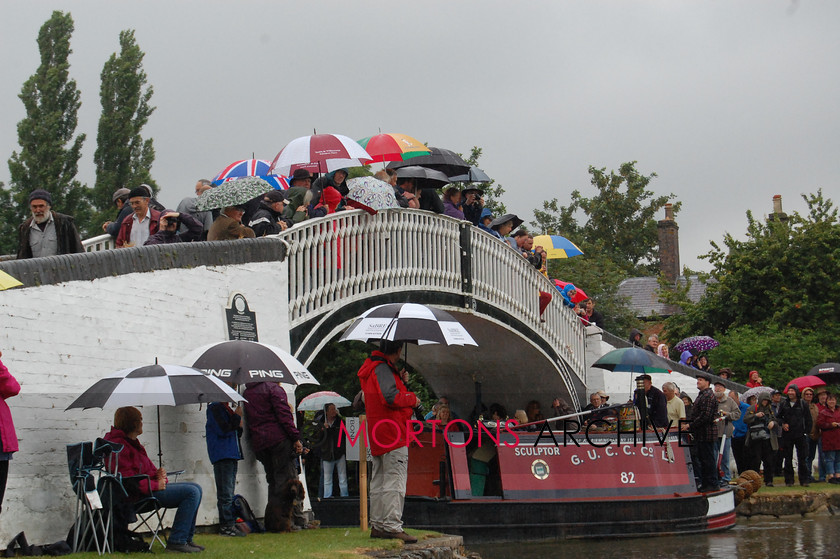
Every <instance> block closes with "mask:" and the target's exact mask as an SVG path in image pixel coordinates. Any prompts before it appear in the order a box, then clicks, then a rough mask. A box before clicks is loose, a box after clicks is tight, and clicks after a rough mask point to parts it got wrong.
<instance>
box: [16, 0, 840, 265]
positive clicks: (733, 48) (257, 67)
mask: <svg viewBox="0 0 840 559" xmlns="http://www.w3.org/2000/svg"><path fill="white" fill-rule="evenodd" d="M54 9H60V10H64V11H70V12H71V13H72V15H73V18H74V20H75V25H76V31H75V33H74V34H73V38H72V43H71V45H72V48H73V54H72V55H71V76H72V77H73V78H74V79H75V80H76V81H77V84H78V87H79V88H80V90H81V92H82V102H83V105H82V108H81V111H80V114H79V129H78V131H79V132H86V133H87V135H88V138H87V141H86V142H85V150H84V155H83V160H82V161H81V163H80V174H79V178H80V180H82V181H83V182H87V183H88V184H92V183H93V181H94V166H93V152H94V150H95V147H96V126H97V120H98V117H99V113H100V110H101V109H100V105H99V73H100V72H101V70H102V65H103V64H104V62H105V61H106V60H107V58H108V57H109V56H110V54H111V53H112V52H114V51H116V50H117V49H118V47H119V45H118V35H119V32H120V30H122V29H128V28H131V29H135V30H136V37H137V40H138V43H139V45H140V47H141V49H142V50H143V51H144V52H145V53H146V58H145V62H144V67H145V70H146V72H147V74H148V76H149V81H150V83H151V84H152V85H153V86H154V89H155V95H154V98H153V104H154V105H155V106H157V111H156V112H155V114H154V115H153V116H152V118H151V120H150V122H149V124H148V125H147V127H146V128H145V129H144V136H145V137H152V138H154V141H155V148H156V150H157V158H156V161H155V165H154V167H153V169H152V173H153V176H154V177H155V179H156V180H157V182H158V184H159V185H160V186H161V187H162V193H161V195H160V197H159V198H160V199H161V201H162V202H163V203H165V204H167V205H170V206H173V205H175V204H176V203H177V202H178V200H180V199H181V198H182V197H184V196H186V195H189V194H191V192H192V187H193V185H194V184H195V181H196V179H198V178H204V177H206V178H212V177H213V175H215V174H216V173H217V172H218V171H220V170H221V169H222V167H224V166H225V165H227V164H228V163H230V162H232V161H234V160H237V159H244V158H248V157H251V154H252V153H253V154H255V155H256V156H257V157H259V158H263V159H272V158H273V157H274V156H275V155H276V154H277V152H278V151H279V150H280V149H281V148H282V147H283V146H284V145H285V144H286V143H287V142H288V141H290V140H292V139H294V138H296V137H298V136H303V135H307V134H311V133H312V130H313V128H314V129H317V131H318V132H319V133H340V134H346V135H348V136H350V137H352V138H356V139H358V138H362V137H365V136H369V135H371V134H375V133H377V132H378V131H379V130H380V129H381V131H382V132H401V133H405V134H409V135H411V136H414V137H416V138H418V139H419V140H421V141H426V142H429V144H430V145H433V146H438V147H444V148H448V149H452V150H455V151H459V152H462V153H468V152H469V149H470V147H471V146H473V145H477V146H480V147H482V148H483V149H484V155H483V157H482V159H481V167H482V168H483V169H484V170H485V171H486V172H487V173H488V174H490V176H492V177H494V178H495V179H496V180H497V181H498V182H499V183H501V184H502V185H503V186H504V187H505V189H506V190H507V193H506V195H505V197H504V198H503V201H504V202H505V204H506V205H507V207H508V208H509V210H511V211H513V212H516V213H517V214H519V216H520V217H522V218H523V219H525V220H526V222H527V221H530V220H532V219H533V213H532V210H533V209H534V208H537V207H540V206H541V204H542V201H543V200H546V199H550V198H552V197H557V198H558V199H559V200H560V202H561V203H564V202H568V200H569V194H570V192H571V191H572V190H574V189H580V190H581V191H582V192H583V193H584V195H592V194H594V189H593V188H592V187H590V185H589V175H588V173H587V169H588V166H589V165H594V166H596V167H606V168H608V169H616V168H618V166H619V165H620V164H621V163H623V162H625V161H631V160H637V161H638V166H637V168H638V169H639V170H640V171H641V172H643V173H645V174H647V173H650V172H656V173H657V174H658V175H659V176H658V178H656V179H655V180H654V182H653V183H652V189H653V190H654V191H655V192H657V193H668V192H673V193H674V194H676V196H677V198H678V199H679V200H681V201H682V202H683V210H682V212H681V213H680V214H679V215H678V218H677V219H678V223H679V225H680V244H681V256H682V263H683V264H684V265H688V266H691V267H693V268H695V269H707V268H708V265H707V263H705V262H704V261H699V260H697V256H698V255H700V254H702V253H704V252H706V251H707V250H708V248H709V240H720V239H721V238H722V237H723V234H724V232H726V231H728V232H731V233H733V234H736V235H737V236H742V234H743V231H744V229H745V227H746V220H745V217H744V214H745V212H746V210H748V209H751V210H753V212H754V213H755V214H756V215H758V216H761V215H764V214H766V213H768V212H769V211H770V210H771V207H772V205H771V198H772V196H773V195H774V194H781V195H782V196H783V200H784V204H785V210H787V211H788V212H790V211H793V210H802V209H804V203H803V202H802V200H801V198H800V194H802V193H810V192H815V191H816V190H817V188H820V187H822V188H823V190H824V192H825V193H826V194H827V195H828V196H830V197H831V198H832V199H834V200H835V202H838V201H840V196H838V193H840V189H838V187H837V180H838V179H837V177H838V176H840V156H839V155H838V154H840V111H838V108H837V105H838V102H840V64H838V60H840V56H838V55H840V33H838V25H840V2H837V1H836V0H824V1H810V0H809V1H800V2H792V1H790V0H755V1H740V2H736V1H728V2H722V1H718V2H712V1H708V0H703V1H677V0H662V1H648V2H642V1H629V0H625V1H619V0H615V1H611V2H607V1H598V0H587V1H585V2H581V1H559V0H551V1H544V2H510V1H506V2H501V1H494V0H481V1H469V0H466V1H454V0H449V1H427V2H411V3H408V2H393V1H388V0H379V1H367V2H348V1H339V0H324V1H294V2H292V1H277V0H273V1H239V2H233V1H231V0H228V1H224V2H222V1H217V0H201V1H173V0H166V1H162V0H144V1H140V0H133V1H115V0H66V1H56V0H53V1H41V0H38V1H33V0H2V2H0V21H2V22H3V32H2V33H0V53H2V55H0V71H2V76H3V80H2V82H0V160H2V165H0V181H3V182H5V183H6V184H8V181H9V171H8V166H7V165H6V160H7V159H8V157H9V156H10V155H11V153H12V151H13V150H16V149H18V147H17V132H16V127H15V126H16V124H17V122H18V121H19V120H20V119H21V118H23V116H24V111H23V105H22V103H21V102H20V100H19V99H18V98H17V95H18V93H19V92H20V88H21V86H22V84H23V82H24V81H25V80H26V79H27V78H28V77H29V76H30V75H31V74H32V73H33V72H34V71H35V69H36V68H37V65H38V50H37V44H36V38H37V34H38V29H39V28H40V26H41V25H42V24H43V23H44V22H45V21H46V20H47V19H48V18H49V16H50V14H51V12H52V10H54ZM56 209H58V210H59V211H60V210H61V208H56Z"/></svg>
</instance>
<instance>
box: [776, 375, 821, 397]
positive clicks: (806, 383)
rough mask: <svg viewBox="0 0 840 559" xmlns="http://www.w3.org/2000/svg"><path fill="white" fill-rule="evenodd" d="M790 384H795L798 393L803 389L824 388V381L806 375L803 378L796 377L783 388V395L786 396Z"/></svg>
mask: <svg viewBox="0 0 840 559" xmlns="http://www.w3.org/2000/svg"><path fill="white" fill-rule="evenodd" d="M792 384H795V385H796V387H797V388H798V389H799V391H800V392H802V390H803V389H804V388H809V387H810V388H814V387H816V386H825V381H824V380H823V379H821V378H819V377H815V376H813V375H808V376H804V377H796V378H795V379H793V380H792V381H790V382H789V383H787V386H785V394H787V391H788V389H789V388H790V386H791V385H792Z"/></svg>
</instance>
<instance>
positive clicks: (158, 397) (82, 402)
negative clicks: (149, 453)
mask: <svg viewBox="0 0 840 559" xmlns="http://www.w3.org/2000/svg"><path fill="white" fill-rule="evenodd" d="M244 401H245V398H243V397H242V396H240V395H239V394H237V393H236V391H235V390H233V389H232V388H230V387H228V386H227V385H226V384H225V383H223V382H222V381H220V380H219V379H216V378H213V377H209V376H207V375H205V374H204V373H202V372H201V371H199V370H198V369H193V368H192V367H183V366H181V365H158V364H155V365H144V366H142V367H132V368H129V369H122V370H120V371H117V372H116V373H113V374H111V375H108V376H107V377H105V378H103V379H100V380H98V381H96V383H94V385H93V386H91V387H90V388H88V389H87V390H85V391H84V392H83V393H82V394H81V396H79V397H78V398H76V399H75V400H74V401H73V403H72V404H70V405H69V406H67V409H68V410H70V409H74V408H80V409H89V408H102V409H111V408H122V407H125V406H157V420H158V421H157V424H158V430H157V431H158V462H159V464H160V465H161V467H163V450H162V446H161V437H160V406H182V405H185V404H209V403H210V402H244ZM65 411H66V410H65Z"/></svg>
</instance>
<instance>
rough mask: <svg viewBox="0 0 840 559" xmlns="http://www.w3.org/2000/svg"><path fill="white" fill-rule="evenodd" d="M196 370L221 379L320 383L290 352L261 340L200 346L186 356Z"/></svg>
mask: <svg viewBox="0 0 840 559" xmlns="http://www.w3.org/2000/svg"><path fill="white" fill-rule="evenodd" d="M185 362H186V363H191V364H192V366H193V367H195V368H196V369H200V370H201V371H203V372H204V373H205V374H207V375H209V376H211V377H214V378H218V379H220V380H222V381H224V382H232V383H234V384H247V383H249V382H283V383H286V384H295V385H298V384H319V382H318V381H317V380H316V379H315V377H313V376H312V373H310V372H309V371H308V370H307V369H306V367H304V366H303V364H302V363H301V362H300V361H298V360H297V359H295V357H294V356H293V355H292V354H290V353H289V352H287V351H285V350H283V349H281V348H279V347H276V346H273V345H268V344H264V343H260V342H249V341H244V340H230V341H226V342H216V343H212V344H207V345H205V346H202V347H199V348H197V349H195V350H193V351H192V352H190V354H189V355H187V357H186V358H185Z"/></svg>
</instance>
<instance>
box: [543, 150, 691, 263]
mask: <svg viewBox="0 0 840 559" xmlns="http://www.w3.org/2000/svg"><path fill="white" fill-rule="evenodd" d="M589 174H590V175H592V179H591V183H592V186H594V187H595V188H596V189H597V190H598V194H597V195H596V196H594V197H592V198H587V197H585V196H583V195H582V194H581V192H580V191H579V190H574V191H573V192H572V194H571V198H572V201H571V203H570V204H569V205H567V206H565V207H561V206H559V204H558V202H557V199H556V198H555V199H553V200H550V201H548V202H544V203H543V209H542V210H535V211H534V215H535V216H536V221H535V222H533V225H534V226H535V227H536V228H538V229H539V230H540V231H542V232H544V233H549V234H558V235H563V236H566V237H569V238H570V239H572V240H573V241H574V242H575V243H576V244H578V245H585V246H587V247H588V248H589V249H590V250H589V252H588V253H587V254H594V252H595V251H597V253H598V254H602V255H605V256H607V257H608V258H609V259H610V260H612V262H613V263H615V264H616V265H617V266H619V267H620V268H621V269H623V270H626V271H627V272H628V274H629V275H630V276H642V275H651V274H656V273H658V272H659V259H658V258H657V251H658V247H659V239H658V233H657V229H656V214H657V213H658V212H659V210H660V209H662V208H663V207H664V206H665V204H666V203H668V202H669V201H671V200H673V199H674V198H675V196H674V195H673V194H668V195H662V196H656V195H655V194H654V192H653V191H651V190H648V185H649V184H650V182H651V180H652V179H653V178H654V177H656V173H651V174H650V175H647V176H645V175H642V174H641V173H639V172H638V171H637V170H636V162H635V161H631V162H629V163H624V164H622V165H621V167H619V171H618V173H616V172H615V171H610V173H609V174H607V172H606V168H602V169H597V168H595V167H593V166H590V167H589ZM679 209H680V204H679V203H676V204H674V213H675V214H676V213H677V212H678V211H679ZM578 211H582V212H583V213H584V215H585V216H586V222H585V223H583V225H579V224H578V222H577V220H576V218H575V215H576V214H577V213H578Z"/></svg>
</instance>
